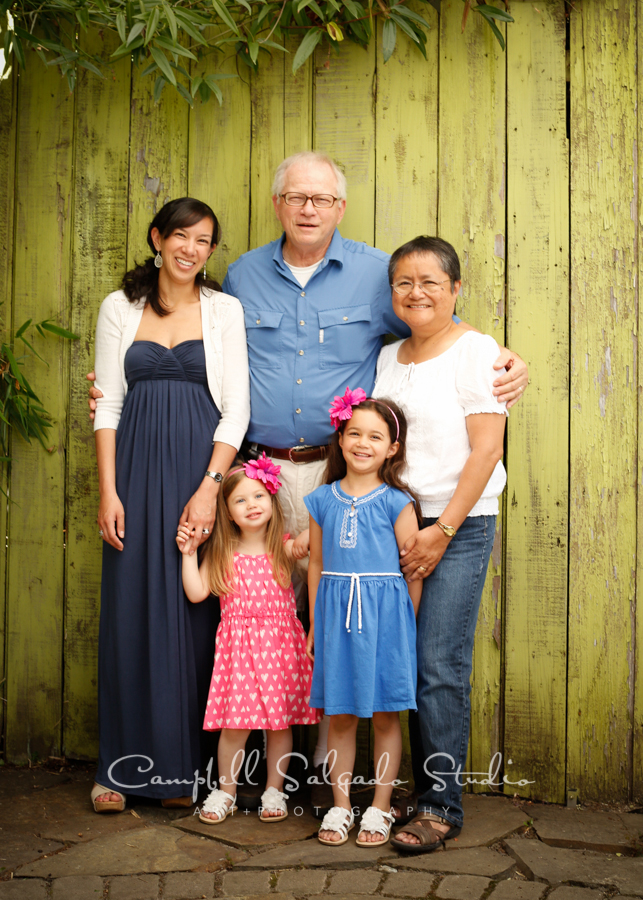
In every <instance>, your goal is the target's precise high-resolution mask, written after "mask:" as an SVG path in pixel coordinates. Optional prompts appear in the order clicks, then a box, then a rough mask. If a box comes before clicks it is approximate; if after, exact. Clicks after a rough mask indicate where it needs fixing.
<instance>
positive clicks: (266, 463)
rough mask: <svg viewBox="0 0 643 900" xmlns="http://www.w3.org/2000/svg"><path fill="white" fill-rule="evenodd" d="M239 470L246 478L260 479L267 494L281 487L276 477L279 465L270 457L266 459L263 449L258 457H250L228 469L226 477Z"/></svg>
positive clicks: (274, 492) (279, 468)
mask: <svg viewBox="0 0 643 900" xmlns="http://www.w3.org/2000/svg"><path fill="white" fill-rule="evenodd" d="M241 471H243V472H244V473H245V476H246V478H252V479H253V480H256V481H262V482H263V483H264V484H265V486H266V490H267V491H268V493H269V494H273V495H274V494H276V493H277V491H278V490H279V488H280V487H281V481H279V479H278V478H277V475H279V473H280V472H281V466H276V465H275V464H274V463H273V461H272V460H271V459H268V457H267V456H266V453H265V450H264V452H263V453H262V454H261V457H260V459H251V460H250V462H247V463H244V464H243V465H242V466H237V468H236V469H230V471H229V472H228V474H227V475H226V478H229V477H230V475H234V473H235V472H241Z"/></svg>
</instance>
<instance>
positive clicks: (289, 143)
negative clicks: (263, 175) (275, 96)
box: [284, 35, 313, 157]
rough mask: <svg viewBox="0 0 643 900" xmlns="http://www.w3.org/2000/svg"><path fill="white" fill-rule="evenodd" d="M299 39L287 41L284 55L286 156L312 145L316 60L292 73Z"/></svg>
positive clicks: (309, 60)
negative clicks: (314, 66) (314, 63)
mask: <svg viewBox="0 0 643 900" xmlns="http://www.w3.org/2000/svg"><path fill="white" fill-rule="evenodd" d="M298 45H299V40H298V39H297V38H294V37H292V36H290V35H289V36H287V37H286V38H285V44H284V46H285V47H286V49H287V50H288V51H289V52H288V54H287V55H285V56H284V157H286V156H291V155H292V154H293V153H300V152H301V151H302V150H311V149H312V146H313V60H312V58H309V59H308V60H307V61H306V62H305V63H304V65H303V66H302V67H301V68H300V69H298V70H297V72H296V73H295V74H294V75H293V74H292V60H293V57H294V55H295V53H296V52H297V47H298Z"/></svg>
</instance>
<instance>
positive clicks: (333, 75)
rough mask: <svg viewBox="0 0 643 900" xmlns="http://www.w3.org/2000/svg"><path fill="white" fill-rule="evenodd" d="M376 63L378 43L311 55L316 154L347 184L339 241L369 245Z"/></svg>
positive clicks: (372, 211)
mask: <svg viewBox="0 0 643 900" xmlns="http://www.w3.org/2000/svg"><path fill="white" fill-rule="evenodd" d="M375 63H376V41H372V42H371V45H370V46H369V48H368V49H367V50H362V49H360V48H359V47H356V46H353V45H351V46H350V47H349V46H343V45H342V47H341V50H340V52H339V56H335V55H334V54H333V55H332V56H331V55H328V52H327V51H323V50H318V51H317V52H316V54H315V97H314V119H315V122H314V135H313V139H314V145H315V150H319V151H321V152H322V153H328V155H329V156H331V157H332V158H333V159H334V160H335V162H336V163H337V164H338V165H339V166H340V168H341V169H343V171H344V174H345V175H346V179H347V181H348V203H347V205H346V215H345V216H344V219H343V220H342V226H341V231H342V235H343V237H346V238H352V239H353V240H354V241H366V243H367V244H373V243H374V241H375V109H374V107H375ZM327 64H328V68H327V67H326V66H327Z"/></svg>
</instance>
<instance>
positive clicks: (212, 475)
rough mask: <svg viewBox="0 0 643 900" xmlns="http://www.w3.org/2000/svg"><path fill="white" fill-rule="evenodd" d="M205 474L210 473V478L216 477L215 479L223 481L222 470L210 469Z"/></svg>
mask: <svg viewBox="0 0 643 900" xmlns="http://www.w3.org/2000/svg"><path fill="white" fill-rule="evenodd" d="M205 474H206V475H209V476H210V478H214V480H215V481H216V482H217V483H219V482H221V481H223V475H222V474H221V472H210V471H209V470H208V471H207V472H206V473H205Z"/></svg>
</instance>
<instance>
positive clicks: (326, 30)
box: [0, 0, 513, 106]
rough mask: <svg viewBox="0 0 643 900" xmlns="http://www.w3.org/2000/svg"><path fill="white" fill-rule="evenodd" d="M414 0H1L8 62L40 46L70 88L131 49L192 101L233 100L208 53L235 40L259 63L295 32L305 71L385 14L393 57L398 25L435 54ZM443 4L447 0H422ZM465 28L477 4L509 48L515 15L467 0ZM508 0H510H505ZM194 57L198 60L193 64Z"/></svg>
mask: <svg viewBox="0 0 643 900" xmlns="http://www.w3.org/2000/svg"><path fill="white" fill-rule="evenodd" d="M408 2H409V0H363V2H361V0H188V2H172V3H171V2H169V0H42V2H40V0H0V28H1V29H2V37H3V42H4V65H5V69H6V68H7V67H8V66H9V65H11V60H12V58H14V59H15V60H16V61H17V63H18V65H19V66H20V67H21V68H23V69H24V67H25V63H26V58H27V54H28V53H29V52H33V53H37V54H38V56H39V57H40V58H41V59H42V61H43V62H44V64H45V65H46V66H57V67H58V68H59V69H60V71H61V73H62V75H64V76H65V77H66V78H67V82H68V84H69V89H70V90H71V91H73V89H74V86H75V84H76V76H77V72H78V67H79V66H81V67H82V68H84V69H87V70H88V71H90V72H93V73H94V74H95V75H98V76H99V77H105V75H106V73H108V72H109V71H110V65H111V63H112V62H114V61H115V60H117V59H119V58H121V57H123V56H130V57H131V58H132V60H133V62H134V63H135V64H136V65H137V66H141V67H143V72H142V74H143V75H152V76H153V82H152V84H151V88H152V91H153V96H154V99H155V101H157V102H158V100H159V99H160V96H161V92H162V90H163V88H164V87H165V85H166V84H170V85H171V86H172V87H173V88H175V90H177V91H178V92H179V93H180V94H181V96H182V97H183V98H184V99H185V100H186V102H187V103H189V104H190V106H193V105H194V102H195V99H196V97H197V95H198V97H199V99H200V100H201V102H202V103H206V102H207V101H208V100H209V99H210V97H212V96H214V97H216V98H217V100H218V101H219V103H221V102H222V101H223V94H222V92H221V88H220V86H219V84H218V83H217V82H218V81H219V80H221V79H223V78H231V77H236V76H234V75H229V74H223V73H214V74H212V73H211V74H205V73H204V72H203V71H200V70H199V63H200V62H201V61H202V60H203V59H204V58H205V56H206V55H208V54H211V53H218V54H220V55H221V57H223V55H224V54H228V53H229V51H230V50H232V51H233V52H234V53H236V56H237V60H238V62H239V63H240V64H241V65H242V66H247V67H248V68H250V69H251V70H252V71H255V72H256V71H257V70H258V68H259V62H260V60H261V57H262V54H265V53H268V54H270V53H271V52H272V51H279V52H287V51H285V49H284V46H283V38H284V36H285V35H286V34H291V35H294V36H295V37H297V38H299V39H300V40H299V46H298V48H297V50H296V52H295V54H294V57H293V63H292V70H293V72H296V71H297V69H298V68H299V67H300V66H302V65H303V64H304V63H305V62H306V60H307V59H308V57H309V56H310V55H311V54H312V53H313V51H314V50H315V48H316V47H317V46H318V45H320V44H322V45H323V44H325V45H326V46H328V48H329V49H330V48H334V49H335V50H337V49H338V47H339V44H340V43H341V41H343V40H344V39H347V40H349V41H353V42H354V43H356V44H359V45H360V46H362V47H367V46H368V44H369V43H370V41H371V39H372V37H373V34H374V33H375V21H374V20H375V19H376V17H378V16H379V17H381V18H382V19H383V20H384V32H383V54H384V61H385V62H386V61H387V60H388V59H390V57H391V55H392V54H393V52H394V51H395V45H396V40H397V34H398V31H402V32H403V33H404V34H406V35H407V36H408V37H409V38H410V39H411V40H412V41H413V42H414V44H415V45H416V47H417V49H418V50H419V51H420V52H421V53H422V54H423V55H424V56H425V57H426V51H425V45H426V34H425V32H426V31H427V30H428V29H429V24H428V22H426V21H425V19H424V18H423V17H422V16H421V15H419V14H418V13H417V12H415V11H414V10H412V9H409V7H408V5H407V4H408ZM418 2H421V3H425V4H427V5H430V6H433V7H434V8H435V9H436V10H438V12H439V10H440V0H418ZM464 2H465V12H464V17H463V28H464V25H465V24H466V19H467V16H468V13H469V10H470V9H471V8H472V9H473V10H474V11H475V12H477V13H479V14H480V15H481V16H482V17H483V18H484V19H485V21H486V22H487V23H488V25H489V27H490V28H491V29H492V31H493V33H494V34H495V36H496V38H497V39H498V41H499V42H500V44H501V46H502V48H503V49H504V38H503V36H502V33H501V31H500V29H499V28H498V26H497V24H496V22H497V21H500V22H512V21H513V19H512V18H511V16H510V15H509V14H508V13H507V12H505V10H504V9H501V8H500V7H498V6H494V5H492V2H493V0H490V2H489V3H485V2H484V0H476V5H473V6H472V3H473V2H474V0H464ZM498 2H501V0H498ZM89 28H97V29H100V30H102V31H103V32H113V33H114V34H115V35H116V36H117V37H118V39H119V40H120V42H121V43H120V46H119V47H118V48H117V49H116V51H115V52H114V53H112V55H111V57H110V58H109V59H103V58H102V57H101V56H98V55H92V54H90V53H88V52H87V50H86V49H85V48H84V46H83V40H82V36H83V34H84V33H85V32H86V31H87V30H88V29H89ZM188 60H191V61H192V65H191V66H190V63H189V62H188Z"/></svg>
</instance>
